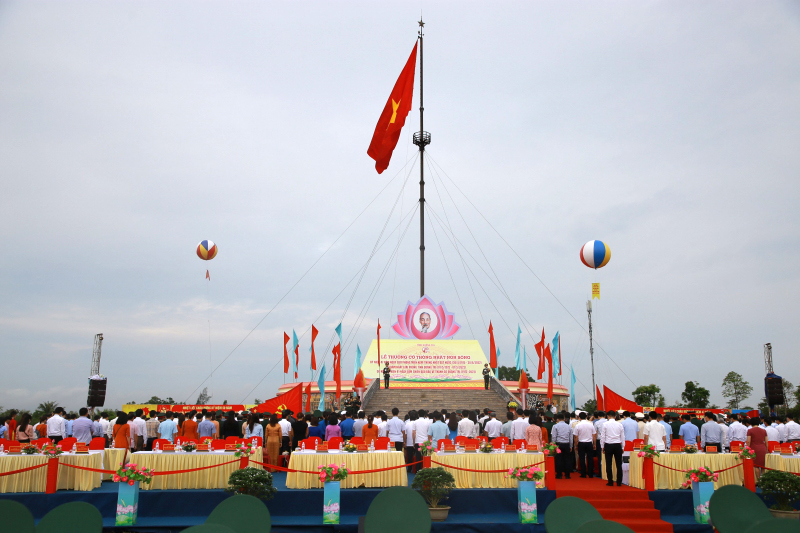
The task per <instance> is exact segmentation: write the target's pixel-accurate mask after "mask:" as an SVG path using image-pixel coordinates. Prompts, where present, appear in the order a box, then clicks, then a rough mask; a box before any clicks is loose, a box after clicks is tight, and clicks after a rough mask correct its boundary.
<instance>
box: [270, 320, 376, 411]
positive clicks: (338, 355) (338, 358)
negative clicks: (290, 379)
mask: <svg viewBox="0 0 800 533" xmlns="http://www.w3.org/2000/svg"><path fill="white" fill-rule="evenodd" d="M376 333H377V335H378V367H380V364H381V321H380V320H378V329H377V331H376ZM317 334H319V330H317V328H316V326H314V324H311V369H312V370H317V355H316V349H315V348H314V341H315V340H316V339H317ZM290 340H292V338H291V337H289V334H288V333H286V332H285V331H284V332H283V373H284V374H288V373H289V366H290V361H289V351H288V349H287V346H286V345H287V344H289V341H290ZM331 353H332V354H333V380H334V381H335V382H336V400H337V401H338V400H339V398H340V397H341V395H342V343H341V338H340V341H339V342H338V343H336V346H334V347H333V350H331ZM294 357H295V363H294V366H295V372H294V379H297V369H298V368H300V345H299V344H298V345H297V346H295V348H294ZM306 395H307V398H310V397H311V383H310V382H309V384H308V385H307V386H306ZM309 402H310V400H308V399H307V401H306V409H308V406H310V403H309Z"/></svg>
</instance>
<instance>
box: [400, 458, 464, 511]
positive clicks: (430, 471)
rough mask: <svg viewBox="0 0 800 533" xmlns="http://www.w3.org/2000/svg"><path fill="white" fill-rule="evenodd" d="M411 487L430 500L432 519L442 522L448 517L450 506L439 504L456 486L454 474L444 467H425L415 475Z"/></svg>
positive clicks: (429, 506) (426, 499)
mask: <svg viewBox="0 0 800 533" xmlns="http://www.w3.org/2000/svg"><path fill="white" fill-rule="evenodd" d="M411 488H412V489H414V490H416V491H417V492H419V493H420V494H421V495H422V497H423V498H425V501H426V502H428V509H429V510H430V512H431V520H433V521H434V522H442V521H444V520H445V519H446V518H447V513H448V512H449V511H450V507H448V506H446V505H439V502H441V501H443V500H446V499H447V495H448V494H450V492H451V491H452V490H453V489H454V488H456V480H455V479H454V478H453V474H451V473H450V472H448V471H447V470H445V469H444V468H442V467H436V468H423V469H422V470H420V471H419V472H417V473H416V474H415V475H414V481H413V482H412V483H411Z"/></svg>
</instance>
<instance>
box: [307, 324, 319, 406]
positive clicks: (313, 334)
mask: <svg viewBox="0 0 800 533" xmlns="http://www.w3.org/2000/svg"><path fill="white" fill-rule="evenodd" d="M317 333H319V331H317V328H315V327H314V324H311V370H316V369H317V356H316V354H315V353H314V339H316V338H317ZM306 411H308V409H306Z"/></svg>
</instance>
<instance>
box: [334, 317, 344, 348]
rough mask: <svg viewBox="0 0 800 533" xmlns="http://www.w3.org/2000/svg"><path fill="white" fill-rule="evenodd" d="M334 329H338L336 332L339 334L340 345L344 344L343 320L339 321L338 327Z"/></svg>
mask: <svg viewBox="0 0 800 533" xmlns="http://www.w3.org/2000/svg"><path fill="white" fill-rule="evenodd" d="M334 331H336V334H337V335H339V345H340V346H341V344H342V323H341V322H339V325H338V326H336V329H335V330H334Z"/></svg>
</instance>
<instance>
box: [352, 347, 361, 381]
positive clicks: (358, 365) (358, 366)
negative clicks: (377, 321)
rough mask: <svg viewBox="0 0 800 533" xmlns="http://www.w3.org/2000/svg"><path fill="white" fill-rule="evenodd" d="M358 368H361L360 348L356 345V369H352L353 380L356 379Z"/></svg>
mask: <svg viewBox="0 0 800 533" xmlns="http://www.w3.org/2000/svg"><path fill="white" fill-rule="evenodd" d="M359 368H361V347H360V346H359V345H358V344H356V367H355V368H354V369H353V379H356V376H357V375H358V369H359Z"/></svg>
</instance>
